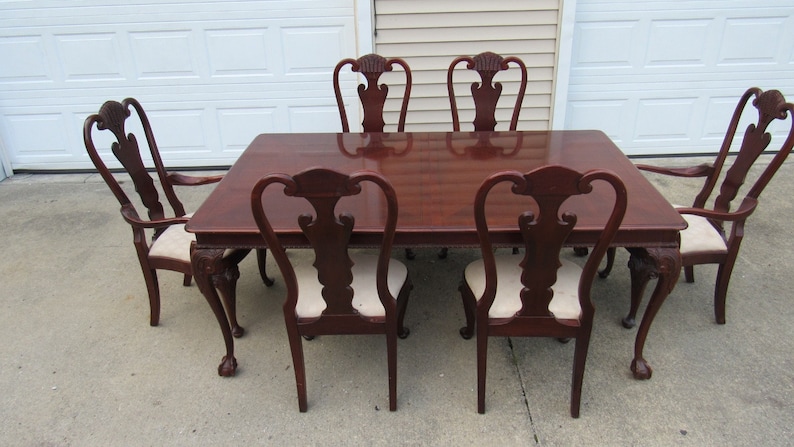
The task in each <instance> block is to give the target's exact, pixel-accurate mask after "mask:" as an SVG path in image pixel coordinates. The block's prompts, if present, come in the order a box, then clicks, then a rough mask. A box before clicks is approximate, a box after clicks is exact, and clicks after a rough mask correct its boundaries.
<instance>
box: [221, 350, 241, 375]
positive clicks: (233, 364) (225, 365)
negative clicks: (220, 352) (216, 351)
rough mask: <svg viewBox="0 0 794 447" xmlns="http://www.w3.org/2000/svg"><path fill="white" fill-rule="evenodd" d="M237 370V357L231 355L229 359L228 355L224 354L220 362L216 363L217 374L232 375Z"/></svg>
mask: <svg viewBox="0 0 794 447" xmlns="http://www.w3.org/2000/svg"><path fill="white" fill-rule="evenodd" d="M236 371H237V359H236V358H234V357H232V358H231V360H230V359H229V356H228V355H224V356H223V359H222V360H221V364H220V365H218V375H219V376H221V377H232V376H234V373H235V372H236Z"/></svg>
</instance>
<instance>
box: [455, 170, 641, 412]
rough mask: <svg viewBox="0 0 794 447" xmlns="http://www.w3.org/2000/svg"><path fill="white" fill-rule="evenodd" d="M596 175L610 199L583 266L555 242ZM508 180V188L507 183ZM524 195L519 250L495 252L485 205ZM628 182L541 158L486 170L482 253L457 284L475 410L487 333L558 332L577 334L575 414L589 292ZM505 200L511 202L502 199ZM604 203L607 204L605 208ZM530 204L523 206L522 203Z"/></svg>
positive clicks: (477, 206) (479, 208)
mask: <svg viewBox="0 0 794 447" xmlns="http://www.w3.org/2000/svg"><path fill="white" fill-rule="evenodd" d="M594 183H597V184H598V183H603V184H605V185H606V186H604V187H609V188H611V189H613V190H614V192H615V200H614V202H613V203H612V204H608V203H605V204H604V206H605V207H610V208H611V212H610V215H609V218H608V219H607V221H606V222H605V223H604V227H603V230H602V231H601V233H600V235H599V237H598V241H597V243H596V244H595V247H594V248H593V252H592V253H591V256H590V257H589V258H588V259H587V261H586V262H585V264H584V267H580V266H579V265H578V264H576V263H574V262H572V261H570V260H565V259H560V250H561V249H562V247H563V245H564V244H565V242H566V240H567V238H568V235H569V234H570V233H571V231H572V230H573V229H574V227H575V225H576V220H577V218H576V214H575V212H574V211H571V210H568V209H566V207H567V205H565V202H566V200H567V199H568V198H569V197H571V196H578V195H583V194H588V193H589V192H591V191H592V190H593V184H594ZM505 184H506V185H507V186H509V187H510V191H511V192H507V188H506V187H504V185H505ZM514 196H528V197H531V198H532V199H533V200H534V204H528V203H524V202H522V203H521V204H519V205H518V206H517V208H518V207H521V206H522V205H527V206H528V207H529V208H528V209H527V208H526V207H524V208H521V209H517V211H516V216H517V217H518V219H517V222H518V229H519V231H520V233H521V237H522V239H523V247H524V248H525V250H524V255H523V256H521V257H520V259H519V257H518V256H515V255H512V254H495V253H494V247H493V246H492V244H491V239H490V234H489V225H488V213H487V211H486V202H487V203H488V204H489V206H492V205H491V204H492V203H493V204H494V205H493V206H497V204H498V205H499V206H502V205H503V203H512V204H513V205H509V206H516V203H517V202H519V199H518V198H511V197H514ZM500 199H501V200H500ZM626 201H627V199H626V188H625V186H624V185H623V182H622V181H621V180H620V178H619V177H617V176H616V175H615V174H614V173H612V172H610V171H606V170H591V171H588V172H585V173H579V172H577V171H574V170H571V169H568V168H565V167H562V166H555V165H550V166H544V167H541V168H538V169H536V170H533V171H530V172H528V173H526V174H523V173H520V172H517V171H503V172H497V173H494V174H492V175H491V176H489V177H488V178H487V179H485V181H483V183H482V185H481V186H480V188H479V189H478V191H477V194H476V196H475V198H474V219H475V224H476V227H477V237H478V238H479V241H480V250H481V252H482V258H481V259H479V260H477V261H474V262H472V263H471V264H469V265H468V266H466V268H465V270H464V274H463V281H462V282H461V285H460V288H459V290H460V292H461V298H462V300H463V306H464V311H465V315H466V327H464V328H462V329H461V335H462V336H463V337H464V338H470V337H471V336H472V335H474V333H475V329H476V335H477V411H478V412H479V413H484V412H485V384H486V366H487V363H488V361H487V353H488V337H494V336H496V337H555V338H558V339H575V340H576V346H575V349H574V360H573V381H572V387H571V416H573V417H575V418H576V417H579V407H580V400H581V394H582V381H583V378H584V368H585V362H586V360H587V351H588V347H589V344H590V332H591V329H592V326H593V314H594V313H595V308H594V307H593V303H592V300H591V297H590V290H591V287H592V283H593V279H594V278H595V275H596V272H597V270H598V264H599V262H600V261H601V259H602V258H603V257H604V254H605V253H606V251H607V247H608V246H609V244H610V243H611V241H612V239H613V238H614V236H615V233H616V232H617V230H618V227H619V226H620V223H621V221H622V220H623V215H624V214H625V212H626ZM505 206H508V205H505ZM610 208H607V209H610ZM523 209H527V210H526V211H522V210H523Z"/></svg>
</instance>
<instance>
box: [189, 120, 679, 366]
mask: <svg viewBox="0 0 794 447" xmlns="http://www.w3.org/2000/svg"><path fill="white" fill-rule="evenodd" d="M547 165H560V166H565V167H567V168H570V169H573V170H577V171H587V170H590V169H609V170H612V171H614V172H615V173H616V174H617V175H618V176H619V177H620V178H621V180H622V181H623V182H624V184H625V185H626V188H627V190H628V195H629V197H628V208H627V210H626V215H625V217H624V219H623V223H622V224H621V227H620V229H619V231H618V233H617V235H616V236H615V240H614V241H613V245H614V246H623V247H637V251H636V253H635V254H633V255H634V256H636V257H638V258H641V259H644V260H646V262H647V263H648V265H650V266H651V267H653V269H652V271H653V273H654V275H655V274H657V273H658V275H659V278H660V280H659V282H658V284H657V287H656V291H655V292H654V294H653V297H652V299H651V301H652V304H653V305H649V311H650V312H651V313H655V311H656V310H658V306H660V305H661V303H662V302H663V301H664V298H665V297H666V296H667V293H669V291H670V290H672V287H673V286H674V285H675V281H676V280H677V278H678V273H679V271H680V256H679V255H678V232H679V231H680V230H683V229H684V228H685V227H686V224H685V222H684V220H683V219H682V218H681V216H680V215H679V214H678V213H677V212H676V211H675V210H674V209H673V208H672V206H670V204H669V203H668V202H667V200H665V199H664V197H663V196H662V195H661V194H660V193H659V192H658V191H657V190H656V189H655V188H654V187H653V186H652V185H651V184H650V183H649V182H648V181H647V179H645V177H643V175H642V174H641V173H640V172H639V170H637V168H636V167H635V166H634V165H633V164H632V163H631V161H629V159H628V158H626V156H625V155H623V153H622V152H621V151H620V149H618V147H617V146H615V144H614V143H613V142H612V141H611V140H610V139H609V138H608V137H607V136H606V135H605V134H604V133H603V132H600V131H537V132H512V131H509V132H422V133H362V134H358V133H340V134H322V133H318V134H263V135H259V136H258V137H256V138H255V139H254V141H252V142H251V145H250V146H249V147H248V148H247V149H246V150H245V152H244V153H243V154H242V155H241V156H240V158H239V160H238V161H237V162H236V163H235V164H234V166H233V167H232V168H231V169H230V170H229V172H228V173H227V174H226V176H225V178H224V179H223V181H221V182H220V183H219V184H218V185H217V187H216V188H215V190H214V191H213V192H212V193H211V194H210V196H209V197H208V198H207V200H206V201H205V202H204V204H203V205H202V206H201V207H200V208H199V209H198V211H197V212H196V213H195V214H194V216H193V218H192V219H191V221H190V222H189V223H188V226H187V228H188V231H192V232H194V233H196V238H197V242H198V249H199V250H196V251H195V252H194V264H196V265H197V270H201V269H203V270H201V271H203V272H206V274H209V273H211V272H213V263H214V262H216V261H215V260H216V259H217V254H218V251H219V250H222V249H225V248H229V247H234V248H261V247H263V246H264V245H265V244H264V242H263V240H262V237H261V235H260V234H259V229H258V228H257V225H256V222H255V221H254V218H253V215H252V213H251V208H250V204H249V202H248V198H249V197H250V193H251V190H252V188H253V187H254V185H255V184H256V182H257V181H258V180H259V178H261V177H262V176H263V175H266V174H270V173H293V172H297V171H300V170H302V169H306V168H311V167H324V168H328V169H333V170H336V171H339V172H342V173H352V172H355V171H357V170H361V169H370V170H373V171H375V172H378V173H380V174H382V175H383V176H385V177H386V178H387V179H389V182H390V183H391V184H392V186H393V187H394V190H395V192H396V194H397V199H398V202H399V211H400V212H399V217H398V220H397V229H396V232H395V238H394V244H395V245H396V246H403V247H422V246H425V247H443V246H448V247H478V246H479V239H478V237H477V231H476V227H475V223H474V208H473V205H474V202H473V197H474V196H475V193H476V191H477V188H478V187H479V186H480V184H481V183H482V181H483V179H485V178H487V177H488V176H489V175H491V174H493V173H494V172H499V171H504V170H518V171H522V172H526V171H529V170H532V169H535V168H538V167H541V166H547ZM503 193H504V194H503V198H502V199H501V200H507V201H513V200H515V199H513V198H511V197H509V195H508V193H509V191H503ZM610 194H612V193H610V191H609V189H608V188H605V187H603V185H596V186H595V190H594V191H593V193H592V194H590V195H588V197H587V198H582V197H574V198H572V199H571V201H570V202H569V205H570V209H571V211H572V212H575V213H576V214H577V215H578V216H579V221H578V224H577V226H576V228H575V229H574V230H573V232H572V233H571V234H570V237H569V238H568V240H567V244H568V245H571V246H592V245H593V244H595V242H596V241H597V240H598V236H599V235H600V233H601V230H602V228H603V222H604V221H605V220H606V218H607V217H608V214H609V211H608V210H605V209H604V207H603V206H601V202H602V201H604V200H607V201H609V200H612V198H611V197H612V196H611V195H610ZM265 200H269V201H275V202H276V203H279V205H280V206H282V205H281V202H279V200H282V199H281V198H279V195H277V194H275V193H273V194H272V195H268V194H267V192H266V195H265ZM494 200H495V202H494V204H493V205H492V206H491V207H490V208H489V211H488V212H489V216H491V219H492V220H491V223H490V228H491V232H492V242H493V243H494V244H495V245H498V246H506V247H513V246H518V245H521V243H522V239H521V236H520V234H519V233H518V232H517V230H516V227H515V216H514V215H513V214H512V209H510V210H509V211H510V212H509V213H508V212H507V211H508V207H500V206H499V200H500V199H499V198H498V197H497V196H495V197H494ZM283 206H284V210H285V213H284V217H281V216H278V215H271V216H270V218H271V223H272V225H273V227H274V229H275V230H276V232H277V233H278V234H279V238H280V239H281V241H282V244H283V245H284V246H287V247H289V246H307V245H308V244H307V241H306V239H305V237H304V236H303V235H302V233H301V232H300V230H299V228H297V226H296V225H295V222H293V221H290V220H288V219H287V218H286V216H287V215H293V214H294V213H293V211H294V210H293V209H292V208H291V207H294V206H295V205H294V204H288V203H286V202H285V203H284V204H283ZM305 209H306V210H309V208H308V207H307V208H305ZM385 209H386V208H385V205H383V203H382V202H379V201H377V200H371V201H367V202H366V206H362V207H357V206H355V205H354V204H351V207H350V208H349V210H350V211H351V212H352V213H353V214H355V215H356V231H355V232H354V233H353V235H352V236H351V244H352V245H358V246H377V245H378V243H379V240H380V236H381V234H380V232H381V230H380V229H378V227H377V223H376V222H378V221H379V220H380V219H381V217H382V216H383V214H384V213H385ZM529 209H531V206H530V208H529ZM368 216H372V218H370V217H368ZM648 279H650V277H648V278H647V279H645V281H646V282H647V280H648ZM207 299H208V301H210V303H211V305H212V303H213V302H216V301H217V296H213V295H212V294H209V295H207ZM213 309H218V308H217V307H216V306H213ZM646 315H649V314H648V313H646ZM216 316H218V321H219V323H220V325H221V330H222V331H223V332H224V339H225V340H226V348H227V357H226V358H225V359H224V363H222V364H221V366H220V372H221V374H224V375H233V374H234V367H233V366H232V365H233V363H232V360H233V352H234V346H233V341H232V339H231V337H230V336H227V330H228V327H225V323H224V322H225V318H224V316H223V315H222V314H217V312H216ZM651 322H652V318H646V319H644V320H643V324H642V326H641V327H640V330H639V332H638V335H637V347H636V348H635V360H634V362H633V366H632V368H633V369H634V370H635V374H636V375H637V377H649V376H650V367H648V366H647V362H645V360H644V359H643V358H642V347H643V346H644V342H645V336H646V335H647V330H648V329H649V328H650V324H651Z"/></svg>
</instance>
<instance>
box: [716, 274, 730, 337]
mask: <svg viewBox="0 0 794 447" xmlns="http://www.w3.org/2000/svg"><path fill="white" fill-rule="evenodd" d="M732 272H733V262H729V263H726V264H720V266H719V269H718V270H717V284H716V285H715V286H714V318H715V319H716V320H717V324H725V301H726V299H727V296H728V283H729V282H730V281H731V273H732Z"/></svg>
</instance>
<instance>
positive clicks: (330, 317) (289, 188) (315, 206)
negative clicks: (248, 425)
mask: <svg viewBox="0 0 794 447" xmlns="http://www.w3.org/2000/svg"><path fill="white" fill-rule="evenodd" d="M364 185H368V186H370V187H371V188H373V189H377V190H379V191H380V192H381V194H366V195H362V194H361V193H362V191H363V187H364ZM268 188H270V189H272V190H275V191H278V192H280V193H282V194H284V195H286V196H290V197H294V198H296V199H297V200H299V201H300V202H308V203H309V204H310V205H311V207H312V210H313V212H312V213H311V214H309V213H307V214H295V215H293V216H292V219H294V222H295V223H296V224H297V225H299V227H300V229H301V231H302V232H303V234H304V235H306V238H307V239H308V240H309V243H310V244H311V248H312V250H313V251H314V262H313V264H312V265H313V267H314V269H312V270H310V273H308V274H310V275H312V276H314V277H315V278H317V280H319V282H320V283H321V284H322V287H323V289H322V298H323V300H324V301H325V304H326V306H327V307H326V309H325V311H323V313H322V315H321V316H319V317H315V316H312V317H301V316H300V315H298V312H297V310H296V309H297V306H298V297H299V293H300V291H299V290H298V278H297V276H296V271H295V269H294V268H293V266H292V263H291V262H290V260H289V258H288V257H287V253H286V251H285V250H284V248H283V247H282V246H281V242H280V240H279V237H278V235H277V234H276V232H275V231H274V230H273V227H272V225H271V223H270V219H269V216H272V215H274V214H275V215H276V216H280V217H283V215H284V208H283V207H280V206H276V207H272V206H270V205H272V204H271V203H269V202H268V201H267V199H265V200H263V198H262V196H263V193H264V192H265V191H267V190H268ZM373 195H374V196H375V197H378V198H379V199H380V200H379V202H380V203H379V205H381V206H383V208H384V211H385V215H384V220H383V221H382V224H381V229H382V231H381V238H380V239H381V243H380V244H379V246H378V249H379V250H378V260H377V268H376V270H375V273H374V275H373V277H371V278H366V279H360V281H367V280H369V281H371V284H376V287H375V289H376V290H375V292H374V293H377V296H378V298H379V299H380V302H381V304H382V305H383V308H384V315H383V316H382V317H373V316H370V317H364V316H362V315H361V314H360V313H359V311H358V310H357V309H356V307H355V305H354V302H353V296H354V294H355V293H364V292H362V291H361V290H354V289H353V287H351V286H352V284H353V277H354V275H355V271H354V269H353V265H354V263H353V260H352V259H351V257H350V254H349V252H348V248H349V241H350V236H351V234H352V233H353V231H354V227H355V225H356V223H357V219H356V215H355V214H351V213H349V212H347V211H345V210H346V209H348V207H349V206H350V201H345V206H344V207H342V206H341V204H340V200H341V199H343V198H351V200H356V199H358V200H370V199H371V198H372V196H373ZM304 199H305V200H304ZM338 205H339V206H338ZM251 209H252V210H253V214H254V218H255V220H256V222H257V225H258V227H259V228H260V230H261V232H262V235H263V237H264V238H265V240H266V241H267V244H268V246H269V247H270V248H271V251H272V253H273V256H274V258H275V259H276V262H277V263H278V266H279V269H280V270H281V273H282V277H283V278H284V282H285V283H286V286H287V297H286V299H285V301H284V306H283V307H284V321H285V323H286V326H287V335H288V336H289V344H290V350H291V351H292V363H293V366H294V369H295V381H296V383H297V388H298V408H299V409H300V411H302V412H304V411H306V409H307V401H306V367H305V365H304V361H303V338H302V337H307V336H308V337H314V336H316V335H345V334H347V335H349V334H383V335H385V336H386V345H387V357H388V361H387V363H388V371H389V409H390V410H391V411H395V410H396V409H397V337H398V336H399V337H400V338H405V337H407V336H408V330H407V329H406V328H405V327H404V326H403V319H404V317H405V310H406V308H407V305H408V296H409V293H410V291H411V288H412V285H411V281H410V277H406V280H405V282H404V283H403V285H402V287H401V288H400V291H399V293H398V294H397V296H396V297H395V296H392V294H391V292H389V287H388V282H389V280H388V277H389V264H390V262H391V248H392V243H393V241H394V231H395V229H396V227H397V196H396V194H395V192H394V189H393V188H392V186H391V184H390V183H389V181H388V180H387V179H386V178H385V177H383V176H382V175H380V174H378V173H375V172H372V171H366V170H363V171H357V172H354V173H352V174H351V175H347V174H341V173H339V172H336V171H332V170H328V169H323V168H315V169H309V170H306V171H302V172H300V173H297V174H295V175H294V176H289V175H285V174H270V175H267V176H265V177H262V179H261V180H260V181H259V182H257V184H256V186H254V189H253V191H252V193H251Z"/></svg>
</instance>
